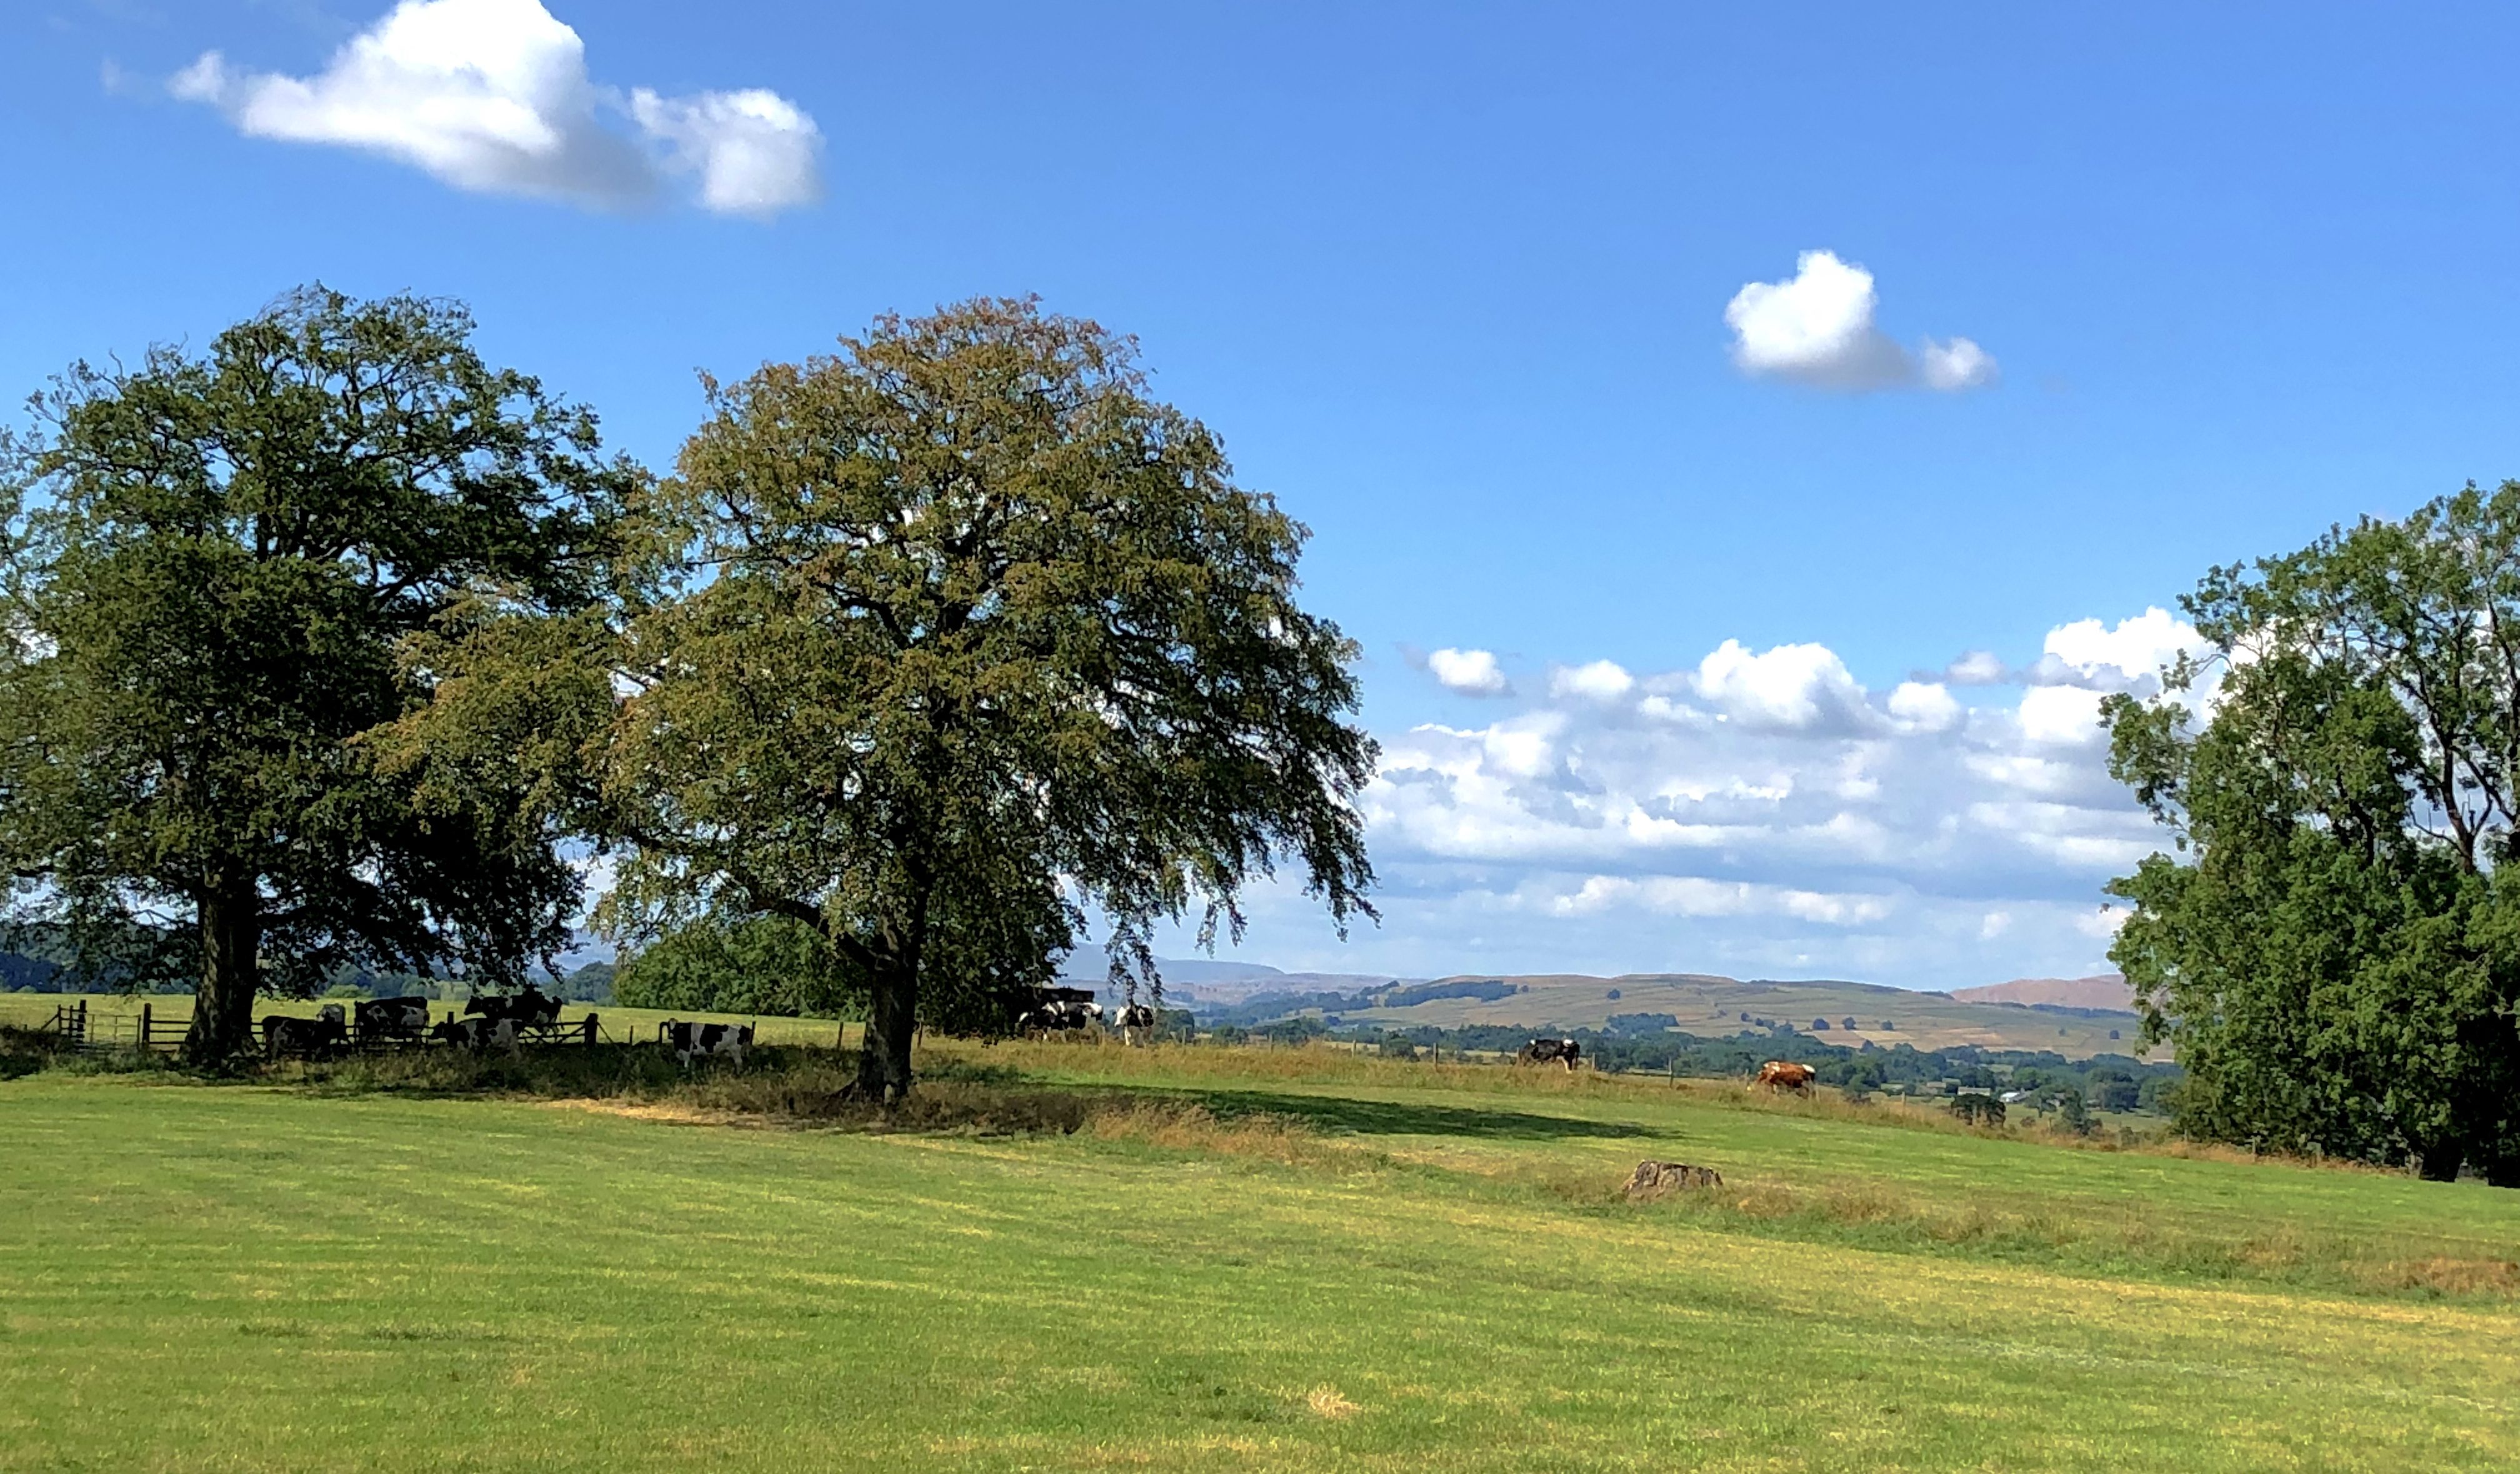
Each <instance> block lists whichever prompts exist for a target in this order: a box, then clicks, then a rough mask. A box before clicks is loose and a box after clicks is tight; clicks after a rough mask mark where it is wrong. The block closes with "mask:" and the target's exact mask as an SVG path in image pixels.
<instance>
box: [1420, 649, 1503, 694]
mask: <svg viewBox="0 0 2520 1474" xmlns="http://www.w3.org/2000/svg"><path fill="white" fill-rule="evenodd" d="M1426 669H1427V671H1428V673H1430V674H1432V675H1433V676H1434V677H1435V679H1436V680H1437V681H1439V682H1441V683H1442V684H1443V686H1444V689H1446V690H1448V691H1453V692H1457V693H1459V694H1461V695H1463V696H1503V695H1505V694H1506V693H1507V691H1508V690H1509V689H1511V688H1510V687H1509V686H1508V685H1507V683H1506V678H1505V671H1504V669H1503V668H1500V667H1499V666H1498V665H1497V658H1496V655H1495V653H1494V652H1492V651H1487V650H1438V651H1436V652H1435V653H1434V654H1432V655H1429V656H1427V657H1426Z"/></svg>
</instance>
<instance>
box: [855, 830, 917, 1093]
mask: <svg viewBox="0 0 2520 1474" xmlns="http://www.w3.org/2000/svg"><path fill="white" fill-rule="evenodd" d="M911 888H912V889H911V901H910V905H909V907H908V914H907V915H906V916H904V917H903V918H902V922H901V925H900V926H899V927H898V928H897V929H896V928H892V927H887V928H885V932H884V941H885V942H886V943H887V944H888V946H887V949H886V952H885V955H884V958H883V964H882V966H880V967H878V968H877V969H876V973H875V977H874V980H873V982H872V985H871V988H870V991H871V992H872V993H873V997H872V998H871V999H870V1000H869V1002H870V1004H871V1005H872V1006H870V1007H869V1008H868V1010H867V1031H866V1042H865V1043H864V1044H863V1045H861V1046H859V1049H858V1082H857V1089H858V1093H859V1094H860V1095H863V1096H865V1097H866V1098H868V1099H870V1100H880V1101H882V1102H883V1103H884V1104H885V1105H890V1104H892V1103H893V1102H894V1101H896V1100H899V1099H900V1098H901V1097H903V1096H904V1095H907V1094H909V1093H910V1038H911V1036H912V1035H913V1034H914V1033H916V1032H917V1031H918V1028H919V963H920V956H921V954H922V952H924V951H925V950H926V944H927V905H928V900H929V898H930V897H931V896H933V895H934V890H935V888H934V883H933V881H932V879H931V876H930V873H929V872H928V871H927V870H926V869H924V868H923V867H922V866H920V865H918V864H916V863H914V864H913V865H912V866H911Z"/></svg>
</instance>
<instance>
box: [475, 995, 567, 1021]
mask: <svg viewBox="0 0 2520 1474" xmlns="http://www.w3.org/2000/svg"><path fill="white" fill-rule="evenodd" d="M464 1012H465V1014H466V1016H467V1017H470V1016H472V1015H473V1014H479V1015H480V1016H481V1017H483V1018H485V1019H488V1020H490V1021H491V1022H492V1023H497V1022H498V1021H499V1020H501V1019H513V1020H515V1021H516V1023H517V1026H518V1027H519V1028H524V1029H541V1028H545V1027H547V1026H549V1025H552V1024H557V1023H559V1022H560V999H558V998H555V997H553V996H552V995H551V994H549V993H547V992H544V991H543V990H541V989H539V988H534V987H531V986H528V987H526V988H525V989H524V990H522V991H521V992H504V993H503V992H491V993H476V994H474V995H473V996H472V997H471V998H469V999H467V1000H466V1001H465V1004H464Z"/></svg>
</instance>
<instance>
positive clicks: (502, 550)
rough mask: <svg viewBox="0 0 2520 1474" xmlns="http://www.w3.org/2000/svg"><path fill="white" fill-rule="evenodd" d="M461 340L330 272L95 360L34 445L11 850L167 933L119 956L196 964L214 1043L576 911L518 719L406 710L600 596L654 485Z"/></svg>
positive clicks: (507, 942)
mask: <svg viewBox="0 0 2520 1474" xmlns="http://www.w3.org/2000/svg"><path fill="white" fill-rule="evenodd" d="M471 337H472V322H471V319H470V318H469V316H468V315H467V314H466V313H465V312H464V311H463V309H461V308H460V307H458V306H455V305H452V304H449V303H445V302H440V301H433V300H426V299H415V298H407V297H405V298H393V299H385V300H380V301H373V302H354V301H352V300H350V299H346V298H344V297H342V296H340V295H339V294H337V293H333V292H329V291H325V290H323V289H321V288H316V289H309V290H305V291H301V292H298V293H295V294H293V295H291V296H289V297H287V298H285V299H282V300H281V301H279V302H278V303H276V304H275V305H274V306H273V307H271V308H270V309H268V310H267V311H265V312H263V313H261V314H259V315H257V316H255V317H253V318H252V319H250V320H248V321H246V322H243V323H240V324H238V325H236V326H235V327H233V328H230V329H228V330H227V331H226V332H223V333H221V334H220V335H219V336H218V337H217V339H216V340H215V341H214V342H213V343H212V344H211V345H210V347H209V349H208V351H207V352H206V353H203V354H200V355H193V354H188V353H186V352H184V351H182V350H180V349H177V348H172V347H161V348H158V349H155V350H153V351H151V352H150V353H149V354H148V355H147V357H146V358H145V359H144V360H143V361H142V362H141V363H140V365H139V366H138V367H136V368H132V369H123V368H120V367H116V368H113V369H111V370H99V369H95V368H92V367H90V366H88V365H85V364H80V365H77V366H75V367H73V368H72V369H70V370H69V371H68V372H67V374H66V375H64V376H63V377H62V378H60V379H59V380H57V381H56V382H55V384H54V385H53V387H52V389H51V390H50V391H49V392H46V393H43V394H41V395H38V396H37V398H36V400H35V401H34V411H35V420H34V425H33V428H32V430H31V431H30V432H29V433H28V434H26V435H24V436H22V437H19V438H13V439H12V440H11V441H10V442H9V445H8V449H9V468H10V473H11V474H10V476H9V490H10V495H11V502H10V506H9V509H8V510H9V512H10V516H9V520H8V526H7V530H8V542H7V547H6V550H5V551H6V563H5V571H0V577H4V578H5V582H0V618H5V620H6V622H7V624H8V628H9V634H10V638H9V639H8V640H7V641H5V642H0V859H5V861H6V863H7V865H8V866H9V869H10V871H11V873H12V875H13V876H14V877H15V878H16V882H17V887H18V889H17V893H16V903H17V906H18V908H19V909H20V911H21V912H22V913H24V912H32V913H35V914H38V915H42V916H48V917H52V918H55V919H58V920H60V921H62V922H64V923H65V924H66V925H67V927H68V928H69V931H70V934H71V936H72V937H73V938H84V939H88V942H89V944H90V949H91V950H93V949H94V948H95V947H99V946H102V945H103V942H102V940H101V939H109V938H121V939H126V940H127V939H129V938H132V937H135V936H138V937H146V938H154V939H157V944H156V945H155V946H154V947H153V948H151V949H150V950H151V952H152V954H151V955H148V956H145V957H140V958H133V957H130V956H122V957H118V958H116V959H115V960H114V964H113V965H114V966H115V967H116V968H118V969H119V970H120V971H119V972H118V973H117V976H119V977H122V978H124V979H125V980H126V981H128V982H130V983H133V984H141V985H145V984H146V983H148V982H150V981H153V980H154V979H155V978H157V977H159V976H165V975H169V974H178V973H180V974H189V975H190V976H191V977H192V978H193V979H194V980H195V981H196V984H197V990H198V992H199V994H200V1006H199V1007H198V1008H197V1009H196V1012H195V1015H194V1024H193V1033H192V1036H190V1038H189V1040H188V1046H189V1047H190V1049H191V1051H192V1052H193V1054H194V1055H195V1056H196V1057H197V1058H201V1059H204V1060H207V1059H214V1058H218V1057H223V1056H225V1055H226V1054H228V1053H230V1052H232V1051H234V1050H235V1049H236V1048H237V1047H238V1046H239V1045H240V1044H241V1043H242V1042H243V1041H244V1039H245V1037H246V1036H247V1032H248V1027H249V1022H250V1013H251V1004H252V998H253V994H254V992H255V990H256V989H257V988H263V989H271V990H308V989H312V988H314V987H316V986H318V985H319V984H320V983H321V982H322V981H323V980H325V979H326V978H327V977H328V976H329V975H330V974H331V973H332V972H333V971H334V970H335V969H336V968H337V967H340V966H342V965H344V964H351V965H361V966H374V967H377V968H379V969H381V970H411V971H422V972H426V971H429V970H432V969H440V968H444V967H447V966H450V965H454V964H456V963H458V962H459V961H460V962H461V964H462V966H464V967H465V968H466V969H468V970H469V971H470V973H471V975H472V977H473V978H474V979H475V980H476V981H480V982H488V983H497V982H501V981H507V980H514V979H517V978H520V977H521V976H522V974H523V970H524V968H525V967H526V966H527V965H528V963H529V962H530V961H531V960H532V959H534V958H535V957H537V956H538V955H543V954H547V953H548V952H549V951H550V950H551V949H552V948H553V947H554V946H555V945H557V944H559V942H560V941H561V940H562V937H563V935H564V932H563V926H562V924H563V922H564V921H565V919H566V918H567V917H568V916H569V915H570V914H572V913H573V912H574V911H575V909H576V908H577V901H578V894H579V883H578V878H577V875H576V872H575V871H574V870H573V869H572V868H571V867H570V866H569V865H568V864H566V863H564V862H563V860H562V856H561V854H560V853H559V852H558V850H557V848H556V845H557V841H558V839H559V837H560V834H559V823H560V820H559V818H558V816H557V811H556V809H555V808H554V807H553V806H551V805H550V804H548V803H546V802H544V800H545V799H547V798H548V795H547V794H545V793H543V792H541V791H540V790H538V788H537V787H536V784H535V783H534V781H533V779H532V774H531V764H530V763H525V762H520V761H518V760H517V749H516V748H514V747H513V746H507V747H504V748H503V752H502V754H501V755H500V756H498V757H495V758H494V757H492V756H491V755H490V754H489V753H487V752H486V751H485V750H484V747H483V744H486V743H490V742H494V741H495V742H501V743H503V744H504V742H505V740H506V737H507V736H508V735H510V734H503V733H501V732H499V731H498V730H496V729H495V728H485V729H482V730H478V731H476V732H474V733H473V735H472V750H471V751H469V752H468V751H462V750H449V749H445V748H441V747H440V746H438V745H437V744H434V743H432V742H429V741H426V740H421V737H422V736H423V735H424V734H421V733H419V732H418V731H417V729H414V728H412V727H411V726H410V725H409V723H410V720H411V718H412V717H413V716H414V715H415V714H417V713H421V712H424V711H426V710H427V708H428V707H429V705H430V704H431V702H432V701H433V700H434V699H435V698H436V696H437V694H438V686H439V683H440V682H439V672H438V670H437V668H435V667H433V666H432V664H431V663H430V660H429V656H430V654H431V652H434V653H435V655H436V656H438V657H440V658H444V657H448V656H451V655H452V654H454V653H455V652H457V651H459V650H460V649H461V648H462V646H463V645H464V644H465V642H466V641H468V640H469V639H471V638H472V637H474V636H476V635H479V634H481V633H482V632H483V631H486V630H491V629H496V628H501V627H503V625H504V622H506V621H507V620H508V619H509V618H511V617H516V618H532V617H538V616H554V615H557V614H559V613H560V612H564V611H570V610H574V609H578V608H582V607H584V606H585V605H587V604H588V603H589V602H591V601H595V600H597V599H598V598H599V596H600V595H601V593H602V589H603V583H602V579H603V576H604V574H605V570H606V566H607V560H606V557H605V553H606V548H607V536H608V527H609V522H610V519H611V518H612V516H613V515H614V509H615V508H616V507H618V506H619V505H620V504H621V503H622V502H623V500H624V499H625V497H626V496H627V495H628V494H629V493H630V492H632V491H633V490H635V489H636V488H637V487H638V485H639V484H640V483H641V481H642V479H643V478H642V476H641V474H640V473H639V472H638V471H637V470H636V468H634V467H632V466H630V465H628V464H627V463H624V462H620V461H607V460H606V459H604V458H603V457H602V456H601V454H600V450H599V444H598V438H597V428H596V422H595V417H594V416H593V415H592V414H591V413H590V412H588V411H587V410H585V409H583V408H580V407H577V406H574V405H570V404H567V403H564V402H562V401H559V400H556V399H554V398H552V397H551V396H549V395H547V394H546V393H545V392H543V390H542V389H541V387H540V386H539V385H538V384H537V383H536V382H535V381H534V380H532V379H530V378H527V377H525V376H523V375H521V374H517V373H515V372H513V371H507V370H498V369H493V368H491V367H489V366H488V365H486V364H485V363H484V362H483V361H482V359H481V358H480V356H479V355H478V354H477V353H476V352H475V350H474V349H473V347H472V343H471ZM603 710H604V711H605V712H607V713H608V710H609V707H608V703H607V705H606V706H605V707H604V709H603ZM599 730H600V724H599ZM124 950H125V951H128V950H129V948H127V947H126V948H124Z"/></svg>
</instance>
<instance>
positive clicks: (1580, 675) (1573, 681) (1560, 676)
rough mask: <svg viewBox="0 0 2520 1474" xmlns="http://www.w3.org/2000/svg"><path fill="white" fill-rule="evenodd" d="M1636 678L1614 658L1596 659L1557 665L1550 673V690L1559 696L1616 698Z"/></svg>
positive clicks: (1587, 698)
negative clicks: (1565, 666)
mask: <svg viewBox="0 0 2520 1474" xmlns="http://www.w3.org/2000/svg"><path fill="white" fill-rule="evenodd" d="M1636 683H1637V678H1636V677H1635V676H1633V675H1630V674H1629V673H1628V672H1627V671H1626V670H1625V669H1623V668H1620V667H1619V665H1618V663H1617V662H1615V661H1595V662H1593V663H1592V664H1591V665H1589V666H1575V667H1572V668H1559V669H1557V670H1554V671H1552V672H1551V673H1550V677H1549V689H1550V691H1551V692H1552V693H1553V694H1554V695H1558V696H1581V697H1583V698H1584V699H1586V700H1587V701H1617V700H1618V699H1619V698H1620V697H1622V696H1625V695H1627V694H1628V692H1629V691H1630V690H1631V689H1632V688H1634V687H1635V685H1636Z"/></svg>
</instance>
